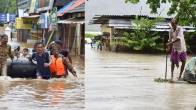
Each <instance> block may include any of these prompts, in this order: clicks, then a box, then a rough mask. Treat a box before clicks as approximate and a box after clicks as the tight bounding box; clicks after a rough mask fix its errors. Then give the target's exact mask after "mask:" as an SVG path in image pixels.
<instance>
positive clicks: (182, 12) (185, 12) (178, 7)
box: [125, 0, 196, 27]
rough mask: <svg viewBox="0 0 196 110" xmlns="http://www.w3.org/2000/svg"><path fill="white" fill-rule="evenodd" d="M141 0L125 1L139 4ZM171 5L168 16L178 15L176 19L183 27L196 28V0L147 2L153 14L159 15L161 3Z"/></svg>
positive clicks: (149, 0)
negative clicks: (158, 10) (190, 26)
mask: <svg viewBox="0 0 196 110" xmlns="http://www.w3.org/2000/svg"><path fill="white" fill-rule="evenodd" d="M139 1H140V0H125V2H127V3H138V2H139ZM167 2H169V3H171V7H170V9H169V11H168V15H171V14H177V15H176V18H177V19H178V20H179V23H180V24H181V25H193V26H194V27H196V20H195V19H196V0H147V2H146V3H147V4H149V7H150V8H151V12H152V13H157V9H158V8H160V5H161V3H167Z"/></svg>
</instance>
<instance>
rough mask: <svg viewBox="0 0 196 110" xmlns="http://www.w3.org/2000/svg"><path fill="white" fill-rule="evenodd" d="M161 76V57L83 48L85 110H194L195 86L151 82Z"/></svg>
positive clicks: (162, 70) (195, 99) (162, 61)
mask: <svg viewBox="0 0 196 110" xmlns="http://www.w3.org/2000/svg"><path fill="white" fill-rule="evenodd" d="M168 61H169V59H168ZM168 68H169V69H168V78H170V74H169V73H170V65H169V64H168ZM175 71H176V72H175V78H176V79H177V76H178V74H179V71H177V70H175ZM164 73H165V56H164V55H148V54H123V53H112V52H104V51H101V52H100V51H97V50H94V49H91V48H90V46H87V45H86V84H85V88H86V89H85V91H86V98H85V103H86V109H87V110H194V107H195V106H196V85H191V84H187V83H158V82H154V79H155V78H158V77H162V78H164ZM176 79H175V80H176Z"/></svg>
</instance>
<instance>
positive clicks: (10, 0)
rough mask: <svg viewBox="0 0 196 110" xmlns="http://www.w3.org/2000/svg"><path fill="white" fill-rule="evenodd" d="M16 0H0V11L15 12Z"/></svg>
mask: <svg viewBox="0 0 196 110" xmlns="http://www.w3.org/2000/svg"><path fill="white" fill-rule="evenodd" d="M16 9H17V6H16V0H0V13H16Z"/></svg>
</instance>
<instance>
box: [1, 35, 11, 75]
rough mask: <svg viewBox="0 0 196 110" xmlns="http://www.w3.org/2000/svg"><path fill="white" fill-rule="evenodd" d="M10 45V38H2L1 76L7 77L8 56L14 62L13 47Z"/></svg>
mask: <svg viewBox="0 0 196 110" xmlns="http://www.w3.org/2000/svg"><path fill="white" fill-rule="evenodd" d="M7 43H8V36H7V35H6V34H3V35H1V37H0V69H1V75H3V76H7V58H8V56H9V57H10V58H11V60H13V58H14V56H13V55H12V53H11V46H10V45H9V44H7Z"/></svg>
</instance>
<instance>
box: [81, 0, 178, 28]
mask: <svg viewBox="0 0 196 110" xmlns="http://www.w3.org/2000/svg"><path fill="white" fill-rule="evenodd" d="M146 1H147V0H140V2H139V3H138V4H131V3H125V0H89V1H87V2H86V3H85V4H86V6H85V10H86V17H85V19H86V20H87V22H86V23H89V21H90V20H91V19H92V18H93V17H94V16H95V15H112V16H113V15H124V16H125V15H142V16H149V17H164V18H172V17H174V16H175V15H172V16H169V15H167V12H168V10H169V8H170V6H171V5H170V3H166V4H161V5H160V8H159V9H158V14H152V13H151V9H150V8H149V5H148V4H146ZM93 28H94V27H93ZM86 29H87V30H92V27H91V26H89V25H87V27H86Z"/></svg>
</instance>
